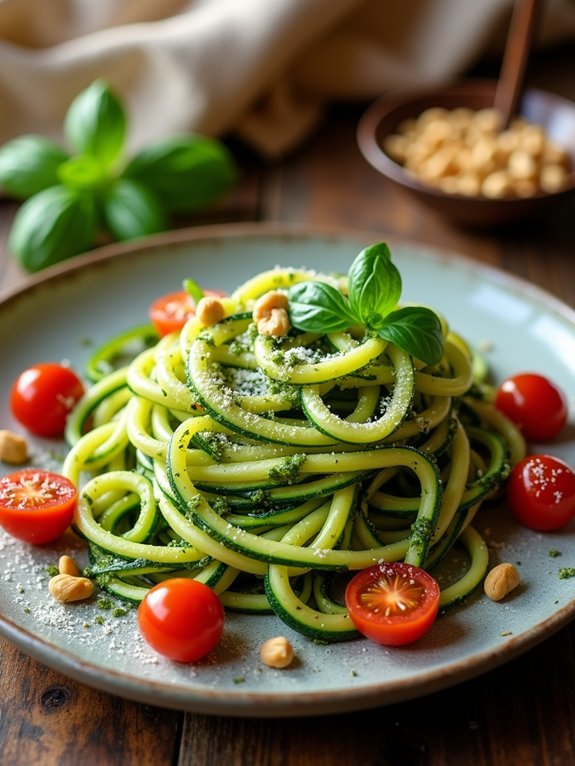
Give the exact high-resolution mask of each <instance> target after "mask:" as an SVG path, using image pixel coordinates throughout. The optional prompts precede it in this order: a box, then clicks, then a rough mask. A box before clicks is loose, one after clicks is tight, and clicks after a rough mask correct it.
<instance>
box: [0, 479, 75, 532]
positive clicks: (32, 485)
mask: <svg viewBox="0 0 575 766" xmlns="http://www.w3.org/2000/svg"><path fill="white" fill-rule="evenodd" d="M77 502H78V492H77V490H76V487H75V486H74V485H73V484H72V482H71V481H69V479H67V478H66V477H65V476H60V474H57V473H52V472H51V471H43V470H40V469H36V468H27V469H24V470H22V471H17V472H16V473H12V474H9V475H8V476H3V477H2V478H1V479H0V526H2V528H3V529H5V530H6V532H8V534H10V535H12V537H17V538H18V539H19V540H24V541H25V542H27V543H35V544H42V543H50V542H52V541H53V540H56V539H57V538H58V537H60V535H62V534H64V532H65V531H66V530H67V529H68V527H69V526H70V524H71V523H72V518H73V516H74V509H75V508H76V503H77Z"/></svg>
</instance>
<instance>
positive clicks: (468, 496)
mask: <svg viewBox="0 0 575 766" xmlns="http://www.w3.org/2000/svg"><path fill="white" fill-rule="evenodd" d="M312 277H313V279H316V280H317V279H320V280H325V281H327V282H330V283H331V284H335V285H339V286H340V287H341V286H343V287H344V289H345V284H344V283H343V282H342V280H338V281H335V280H332V279H330V278H329V277H327V276H323V275H317V274H311V273H310V272H306V271H298V270H293V269H282V268H276V269H273V270H271V271H268V272H264V273H261V274H258V275H256V276H255V277H253V278H251V279H250V280H249V281H248V282H246V283H245V284H244V285H242V286H241V287H239V288H238V289H237V290H236V291H235V293H233V294H232V296H230V298H228V299H225V301H224V304H225V308H226V317H225V319H224V320H223V321H221V322H219V323H218V324H215V325H213V326H210V327H207V328H204V327H202V326H200V324H199V322H198V320H197V319H196V318H192V319H190V320H189V321H188V322H187V324H186V325H185V327H184V328H183V330H182V331H181V332H180V333H175V334H172V335H169V336H166V337H165V338H162V339H161V340H159V341H158V342H156V343H155V344H154V345H152V346H151V347H149V348H144V350H142V351H141V353H139V354H138V355H137V356H136V357H135V358H134V359H133V361H131V362H130V363H129V364H128V365H127V366H125V367H122V368H120V369H117V370H114V369H113V368H112V367H111V366H110V372H109V373H108V374H104V373H103V372H102V370H105V369H106V365H107V364H108V361H109V360H111V359H112V358H123V356H124V355H125V349H123V344H124V343H125V342H127V341H129V342H130V343H132V344H133V343H134V341H135V340H137V336H138V334H140V335H141V337H142V340H143V341H146V342H147V343H149V341H150V328H149V327H143V328H139V329H138V330H134V331H130V332H128V333H122V335H120V336H118V339H117V341H114V340H112V341H110V342H109V343H107V344H106V345H105V346H104V347H102V348H101V349H99V350H98V351H97V352H96V354H95V355H94V358H93V359H92V360H91V362H90V364H89V367H88V369H89V371H90V372H91V377H92V379H93V380H95V382H94V384H93V386H92V387H91V388H90V390H89V391H88V392H87V394H86V395H85V396H84V398H83V399H82V400H81V401H80V402H79V404H78V405H77V407H76V409H75V411H74V412H73V413H72V416H71V417H70V419H69V421H68V426H67V434H66V436H67V440H68V442H69V444H70V451H69V454H68V456H67V458H66V461H65V464H64V469H63V472H64V473H65V475H67V476H68V477H69V478H70V479H72V480H73V481H74V482H76V483H77V484H78V486H80V487H81V488H82V490H81V500H80V502H79V505H78V510H77V513H76V517H75V522H74V523H75V528H76V530H77V531H78V533H79V534H80V535H82V536H83V537H84V538H86V540H87V541H88V543H89V550H90V562H91V563H90V566H89V568H88V570H87V574H88V575H89V576H91V577H93V578H95V579H96V580H97V582H98V583H99V585H100V586H101V587H102V588H104V589H106V590H108V591H109V592H111V593H113V594H115V595H117V596H119V597H120V598H122V599H126V600H129V601H132V602H135V603H137V602H139V601H140V600H141V599H142V598H143V596H144V595H145V593H146V592H147V590H148V589H149V588H150V587H152V586H153V585H154V584H156V583H158V582H160V581H161V580H163V579H167V578H170V577H173V576H183V577H194V578H198V579H200V580H201V581H203V582H205V583H206V584H208V585H209V586H211V587H212V588H214V589H215V591H216V592H217V593H219V594H220V596H221V599H222V601H223V603H224V605H225V606H226V608H228V609H233V610H238V611H242V612H247V613H266V612H275V613H276V614H277V615H279V616H280V617H281V618H282V619H283V620H284V621H285V622H286V623H287V624H288V625H290V626H291V627H293V628H294V629H295V630H297V631H299V632H301V633H303V634H305V635H307V636H309V637H310V638H313V639H316V640H322V641H337V640H345V639H349V638H352V637H353V636H355V635H356V633H355V630H354V628H353V626H352V624H351V622H350V619H349V615H348V614H347V611H346V609H345V607H344V606H343V603H342V600H341V598H339V597H338V591H339V592H340V591H341V587H342V580H343V577H342V575H341V573H342V572H346V571H349V570H358V569H362V568H364V567H368V566H370V565H372V564H375V563H377V562H380V561H398V560H405V561H406V562H408V563H411V564H414V565H417V566H421V567H424V568H426V569H428V570H431V572H432V573H433V572H434V571H436V569H435V568H436V567H437V566H438V565H439V563H440V562H441V561H443V560H444V558H445V557H446V556H447V555H448V554H449V553H450V552H451V551H452V549H454V547H458V548H461V550H464V551H467V554H466V555H467V562H468V563H467V567H466V568H465V570H464V571H462V572H460V573H459V574H458V575H457V576H456V577H455V578H454V579H453V578H452V579H451V580H445V582H443V581H442V597H441V604H442V606H443V607H447V606H449V605H450V604H452V603H455V602H457V601H459V600H461V599H462V598H464V597H465V596H466V595H467V594H469V593H470V592H471V591H472V590H473V589H474V588H475V587H476V586H477V584H478V583H479V582H481V580H482V578H483V576H484V574H485V571H486V567H487V553H486V547H485V544H484V542H483V541H482V539H481V537H480V536H479V534H478V533H477V531H476V530H475V529H474V528H473V527H472V526H471V524H472V521H473V518H474V516H475V514H476V513H477V512H478V510H479V509H480V507H481V505H482V503H483V502H484V501H485V500H486V499H487V498H489V497H490V496H492V495H493V494H494V493H496V492H497V490H498V488H499V487H500V486H501V485H502V483H503V481H504V480H505V478H506V476H507V474H508V471H509V468H510V466H511V465H512V464H513V463H515V462H517V461H518V460H519V459H521V457H522V456H523V454H524V450H525V447H524V444H523V440H522V438H521V436H520V434H519V433H518V431H517V430H516V429H515V428H514V427H513V426H512V425H511V424H510V423H509V422H508V421H507V420H506V419H505V418H504V417H503V416H502V415H501V414H499V413H497V412H496V411H495V410H494V409H493V407H492V405H491V404H490V402H489V397H486V396H485V395H484V391H485V386H482V385H478V381H476V380H474V373H473V370H474V364H473V359H472V358H471V354H470V352H469V351H468V348H467V345H466V344H465V343H464V342H463V341H462V339H461V338H460V337H459V336H457V335H455V334H453V333H451V332H450V331H449V329H448V328H447V327H446V325H444V327H445V338H444V341H445V344H444V349H445V351H444V356H443V358H442V359H441V361H440V362H439V363H438V364H437V365H435V366H433V367H430V366H424V365H423V363H421V362H420V361H419V360H414V359H413V358H412V357H410V356H409V355H408V354H407V353H406V352H405V351H403V350H402V349H401V348H399V347H398V346H396V345H394V344H393V343H390V342H388V341H386V340H383V339H382V338H380V337H378V336H376V335H374V334H371V333H370V332H365V333H364V332H362V328H358V327H354V328H350V331H349V332H337V333H331V334H325V335H321V334H317V333H316V334H313V333H301V332H297V331H296V330H291V332H290V333H289V334H288V335H287V336H285V337H282V338H277V339H275V338H271V337H267V336H262V335H259V334H258V332H257V327H256V324H255V323H254V321H253V318H252V313H251V311H252V308H253V304H254V302H255V301H256V299H257V298H258V297H259V296H261V295H263V294H264V293H266V292H267V291H268V290H270V289H276V290H277V289H279V290H285V289H287V288H288V287H289V286H290V285H292V284H295V283H297V282H301V281H305V280H308V279H310V278H312ZM475 369H477V366H475Z"/></svg>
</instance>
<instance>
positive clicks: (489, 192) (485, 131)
mask: <svg viewBox="0 0 575 766" xmlns="http://www.w3.org/2000/svg"><path fill="white" fill-rule="evenodd" d="M383 150H384V152H385V153H386V154H387V155H388V156H389V157H391V159H393V160H394V161H395V162H398V163H399V164H401V165H403V167H404V169H405V172H406V174H407V175H408V176H410V177H412V178H416V179H418V180H420V181H422V182H423V183H425V184H427V185H428V186H430V187H435V188H440V189H442V190H443V191H445V192H447V193H448V194H464V195H466V196H470V197H476V196H483V197H487V198H489V199H502V198H504V197H533V196H535V195H536V194H539V193H540V192H542V191H543V192H547V193H551V194H552V193H554V192H557V191H560V190H561V189H562V188H564V187H565V185H566V183H567V181H568V173H569V171H570V170H571V166H572V163H571V160H570V157H569V155H568V153H567V151H566V150H565V149H563V148H562V147H559V146H557V145H556V144H555V143H553V142H552V141H550V140H549V139H548V138H547V135H546V133H545V129H544V128H543V127H542V126H541V125H536V124H534V123H530V122H528V121H527V120H525V119H524V118H517V119H515V120H513V121H512V123H511V125H510V126H509V128H508V129H507V130H504V131H501V115H500V114H499V112H498V111H497V110H495V109H491V108H489V109H480V110H478V111H476V112H473V111H472V110H470V109H467V108H460V109H452V110H451V111H448V110H446V109H444V108H432V109H427V110H425V111H424V112H422V113H421V114H420V115H419V117H417V118H416V119H409V120H404V121H403V122H401V123H400V124H399V125H398V127H397V129H396V132H395V133H392V134H390V135H388V136H386V138H385V139H384V143H383ZM548 166H551V167H552V170H549V172H547V170H546V168H547V167H548ZM561 168H562V169H563V172H561Z"/></svg>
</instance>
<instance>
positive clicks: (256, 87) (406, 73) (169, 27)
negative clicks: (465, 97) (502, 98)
mask: <svg viewBox="0 0 575 766" xmlns="http://www.w3.org/2000/svg"><path fill="white" fill-rule="evenodd" d="M512 6H513V0H482V1H481V2H476V1H475V0H402V2H401V3H397V2H392V0H97V2H91V1H90V0H42V2H38V0H0V144H2V143H4V142H5V141H7V140H8V139H10V138H13V137H15V136H17V135H21V134H23V133H36V134H43V135H46V136H49V137H52V138H54V139H56V140H59V141H61V140H62V135H61V126H62V120H63V116H64V113H65V111H66V109H67V107H68V105H69V103H70V102H71V100H72V99H73V98H74V97H75V96H76V95H77V94H78V93H79V92H80V91H81V90H82V89H84V88H85V87H86V86H87V85H89V84H90V82H92V81H93V80H94V79H95V78H97V77H101V78H104V79H106V80H107V81H108V82H109V83H110V84H111V85H112V87H114V88H115V89H116V91H117V92H118V93H119V95H120V96H121V97H122V98H123V99H124V101H125V103H126V106H127V109H128V114H129V118H130V128H131V132H130V140H131V146H130V149H131V150H136V149H139V148H141V147H142V146H143V145H145V144H146V143H149V142H151V141H155V140H158V139H161V138H164V137H166V136H171V135H176V134H181V133H186V132H189V131H198V132H202V133H206V134H209V135H215V136H222V135H230V134H236V135H238V136H240V137H242V138H243V139H244V140H245V141H248V142H249V143H250V144H251V145H252V146H253V147H254V148H255V149H256V150H257V151H258V152H260V153H261V154H262V155H264V156H267V157H276V156H279V155H282V154H284V153H285V152H288V151H290V150H292V149H294V148H295V147H297V146H298V144H299V143H300V142H301V141H302V140H303V139H304V138H305V137H306V136H307V135H308V134H309V133H310V131H312V130H313V128H314V127H315V126H316V125H317V123H318V121H319V120H320V119H321V115H322V111H323V110H324V107H325V106H326V104H329V103H330V102H334V101H341V100H362V101H368V100H370V99H372V98H375V97H377V96H379V95H380V94H382V93H384V92H386V91H387V90H388V89H390V88H397V87H403V86H411V85H427V84H432V83H436V82H440V81H443V80H446V79H449V78H451V77H453V76H456V75H460V74H462V73H463V72H465V70H466V69H467V68H468V67H469V66H470V65H471V64H472V63H473V62H474V61H475V60H476V59H477V58H478V57H479V56H480V55H483V54H484V53H485V52H487V51H491V52H493V51H500V50H501V47H502V45H503V42H504V40H505V35H506V29H507V25H508V23H509V19H510V14H511V9H512ZM573 37H575V3H574V2H573V0H548V2H547V4H546V6H545V11H544V15H543V18H542V20H541V24H540V27H539V31H538V44H539V45H546V44H549V43H552V42H560V41H564V40H568V39H571V38H573Z"/></svg>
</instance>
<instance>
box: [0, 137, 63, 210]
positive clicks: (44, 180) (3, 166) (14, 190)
mask: <svg viewBox="0 0 575 766" xmlns="http://www.w3.org/2000/svg"><path fill="white" fill-rule="evenodd" d="M67 159H68V155H67V154H66V152H65V151H64V150H63V149H61V148H60V147H59V146H57V145H56V144H54V143H53V142H52V141H49V140H48V139H47V138H42V137H41V136H20V138H16V139H14V140H13V141H9V142H8V143H7V144H4V146H3V147H2V148H1V149H0V183H1V184H2V186H3V187H4V189H5V190H6V192H7V193H8V194H10V195H11V196H12V197H15V198H16V199H27V198H28V197H31V196H32V195H33V194H37V193H38V192H40V191H42V190H43V189H47V188H48V187H50V186H55V185H56V184H57V183H58V167H59V166H60V165H61V164H62V163H63V162H65V161H66V160H67Z"/></svg>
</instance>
